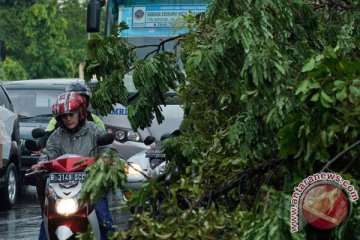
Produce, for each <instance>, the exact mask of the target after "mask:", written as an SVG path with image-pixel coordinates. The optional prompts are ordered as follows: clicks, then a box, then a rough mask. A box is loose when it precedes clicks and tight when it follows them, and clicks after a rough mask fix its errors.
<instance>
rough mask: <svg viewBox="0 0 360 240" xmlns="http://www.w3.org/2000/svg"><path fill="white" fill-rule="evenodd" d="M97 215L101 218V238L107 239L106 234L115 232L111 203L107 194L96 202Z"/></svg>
mask: <svg viewBox="0 0 360 240" xmlns="http://www.w3.org/2000/svg"><path fill="white" fill-rule="evenodd" d="M95 211H96V215H97V217H98V220H99V225H100V231H101V239H102V240H105V239H107V237H106V235H107V233H108V232H114V231H115V229H114V228H113V226H112V224H113V220H112V218H111V214H110V210H109V204H108V200H107V198H106V196H104V197H101V198H100V200H99V201H98V202H97V203H96V204H95Z"/></svg>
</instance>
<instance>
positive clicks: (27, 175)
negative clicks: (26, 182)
mask: <svg viewBox="0 0 360 240" xmlns="http://www.w3.org/2000/svg"><path fill="white" fill-rule="evenodd" d="M47 172H48V171H47V170H45V169H42V170H39V171H33V172H29V173H25V177H29V176H32V175H38V174H43V173H47Z"/></svg>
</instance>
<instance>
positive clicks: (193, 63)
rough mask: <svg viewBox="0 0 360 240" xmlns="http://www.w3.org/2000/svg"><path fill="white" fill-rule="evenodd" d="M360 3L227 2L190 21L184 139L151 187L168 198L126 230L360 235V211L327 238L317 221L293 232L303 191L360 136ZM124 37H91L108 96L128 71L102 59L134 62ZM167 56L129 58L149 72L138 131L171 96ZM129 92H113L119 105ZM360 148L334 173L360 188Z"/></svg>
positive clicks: (145, 233)
mask: <svg viewBox="0 0 360 240" xmlns="http://www.w3.org/2000/svg"><path fill="white" fill-rule="evenodd" d="M359 7H360V6H359V2H358V1H352V2H349V1H325V2H324V1H301V0H299V1H287V0H261V1H260V0H256V1H247V0H242V1H234V0H224V1H212V2H211V4H210V5H209V11H208V12H207V13H206V14H205V15H204V16H200V17H198V18H195V17H188V18H187V21H188V22H187V23H186V25H187V26H189V27H190V29H189V33H188V34H186V35H185V36H179V37H178V41H179V42H180V43H181V44H182V51H181V52H180V53H177V54H180V56H175V55H174V56H172V58H178V57H181V59H182V60H183V62H184V66H185V72H186V79H185V80H182V79H181V81H178V84H179V85H178V96H179V98H180V101H181V102H182V103H183V108H184V112H185V115H184V120H183V123H182V126H181V130H182V135H181V136H180V137H178V138H175V139H169V140H166V142H165V146H166V148H165V151H166V153H167V156H169V159H170V168H169V169H168V171H169V173H171V174H172V175H171V179H170V180H169V182H166V184H165V185H164V183H161V184H163V185H161V184H160V183H159V182H157V181H156V180H155V181H150V182H148V183H147V184H146V188H145V189H144V191H143V192H147V193H148V197H149V199H152V198H155V199H162V201H161V202H160V203H159V202H153V203H152V205H150V207H149V208H147V209H144V210H143V211H142V212H137V213H136V214H134V215H133V218H132V226H131V228H130V229H129V230H128V231H125V232H122V233H118V235H117V236H116V237H118V238H120V239H199V238H201V239H269V238H275V239H305V238H306V239H317V238H319V237H320V235H322V237H325V238H327V239H329V238H331V237H333V238H336V239H343V237H345V236H351V237H355V236H358V235H356V232H357V230H356V229H357V227H356V226H357V225H358V224H359V221H358V220H359V219H358V218H357V217H353V218H350V219H351V220H349V221H347V222H346V223H344V224H343V225H342V226H341V227H340V228H337V229H335V230H333V231H328V232H325V233H321V234H320V233H319V232H318V231H316V230H315V229H313V228H311V227H308V228H306V229H305V230H304V231H302V232H300V233H297V234H291V233H290V227H289V224H290V219H289V215H290V207H289V206H290V198H291V195H292V193H293V191H294V189H293V188H294V186H296V185H297V184H299V182H301V181H302V180H303V179H304V178H305V177H306V176H308V175H310V174H313V173H314V172H317V171H319V170H320V169H321V168H322V167H323V166H324V165H325V162H326V161H329V160H330V159H331V158H333V157H334V156H336V154H337V153H339V152H340V151H342V150H344V149H346V148H347V147H348V146H349V145H351V144H352V143H353V142H355V140H356V139H359V130H360V126H359V123H358V122H359V112H358V105H359V103H358V101H359V96H360V95H359V72H360V71H359V53H360V51H359V49H360V48H359V47H360V45H359V43H360V42H359V39H360V38H359V37H360V31H359V28H358V23H359V17H360V15H359V13H360V11H359ZM113 37H114V36H111V37H102V39H101V41H100V42H98V43H99V44H95V45H94V44H90V47H95V46H96V47H98V48H96V49H92V52H94V53H96V52H101V53H103V54H101V55H94V54H93V55H90V58H89V59H88V63H90V64H89V65H88V67H89V69H90V70H91V69H97V71H96V72H95V71H93V72H91V71H90V73H91V74H93V73H96V74H97V76H98V77H101V84H100V88H99V89H97V91H99V92H101V91H102V90H101V89H102V88H101V85H105V84H106V82H108V81H109V80H110V81H111V79H112V78H111V77H109V76H111V74H113V73H115V72H116V74H117V75H119V76H120V77H123V76H124V74H125V73H126V68H124V67H123V66H121V67H120V66H118V67H116V66H115V65H114V63H112V62H111V61H108V62H107V61H102V60H104V59H105V60H108V59H110V58H112V57H113V55H116V56H118V58H119V59H120V60H121V61H124V60H123V59H124V58H125V57H126V56H128V54H129V52H128V51H123V53H125V55H124V54H123V55H121V51H119V50H117V48H118V47H117V46H119V45H120V46H122V45H124V44H126V42H125V41H124V40H121V39H118V40H117V41H115V40H114V39H113ZM90 43H92V42H90ZM102 43H107V44H106V45H102ZM127 49H131V48H127ZM134 49H136V47H135V48H134ZM105 50H106V51H105ZM163 56H164V53H161V52H159V55H157V54H155V55H152V56H151V57H150V58H148V59H145V60H143V61H135V60H133V59H129V65H126V66H127V69H128V71H130V70H133V69H135V70H134V71H137V72H136V74H135V73H134V78H135V81H139V80H141V79H142V78H143V79H146V78H147V77H149V80H148V81H147V82H145V81H144V80H142V81H141V83H142V85H138V90H139V95H140V94H141V95H142V96H141V97H139V98H137V99H135V101H133V102H132V103H131V105H130V107H132V106H143V107H136V108H134V109H133V111H134V112H132V113H131V115H132V116H136V119H134V118H131V121H132V127H133V128H134V129H136V128H138V127H143V126H146V125H147V124H148V123H149V120H150V119H151V116H150V115H149V114H148V113H149V112H150V111H152V112H155V113H156V111H154V110H156V108H157V106H158V105H157V104H159V103H162V101H161V100H162V97H163V96H162V95H161V94H157V95H154V94H153V95H151V91H149V90H150V89H151V90H153V89H156V88H158V89H164V88H163V87H171V86H172V85H171V84H166V83H164V80H161V81H156V79H154V78H153V77H152V76H153V75H154V74H156V75H159V76H162V75H164V76H165V75H167V76H169V78H170V76H171V71H169V68H167V67H165V66H164V67H155V66H159V65H160V64H161V63H160V62H159V63H158V64H157V65H154V61H158V59H159V58H160V59H161V61H164V60H166V59H164V58H162V57H163ZM109 64H113V65H112V66H109ZM139 64H140V65H139ZM167 64H168V65H172V64H173V63H172V62H168V63H167ZM139 66H141V67H139ZM143 66H146V67H143ZM152 66H153V67H152ZM112 67H114V68H112ZM105 70H106V71H105ZM150 70H151V71H150ZM170 70H171V69H170ZM172 70H173V71H174V72H173V73H175V72H176V71H177V69H176V68H173V69H172ZM135 76H138V77H139V78H136V77H135ZM119 81H121V80H119ZM104 82H105V83H104ZM117 90H121V89H117ZM161 92H163V91H159V92H158V93H161ZM95 94H96V93H95ZM122 94H126V92H125V93H119V92H116V95H114V94H113V93H111V92H109V94H108V95H106V98H107V99H109V100H108V101H109V102H108V103H115V102H116V99H118V97H117V96H118V95H122ZM102 96H103V97H105V92H102ZM156 97H157V99H155V98H156ZM111 99H114V100H111ZM145 99H147V100H148V101H147V102H146V101H145ZM121 103H125V102H121ZM146 103H149V104H148V105H146ZM150 103H152V104H150ZM100 107H102V109H103V110H104V111H105V112H108V111H109V110H110V109H109V108H105V106H100ZM136 112H140V113H138V114H136ZM157 117H158V116H157ZM160 119H161V116H160ZM158 120H159V118H158ZM357 152H358V150H357V151H351V152H348V153H347V154H344V156H343V158H342V161H339V162H337V163H336V164H334V165H332V166H331V170H333V171H337V172H339V173H341V174H342V175H344V176H346V179H348V180H350V181H351V182H352V183H353V182H354V179H359V173H358V172H357V169H358V167H359V162H358V161H357V160H358V154H357ZM356 154H357V155H356ZM159 184H160V186H162V187H159ZM159 189H161V190H159ZM139 197H143V195H142V194H140V195H139ZM136 202H137V203H139V204H141V203H143V201H140V200H139V201H136V200H133V201H132V203H136ZM358 210H359V209H358V205H354V208H353V211H354V212H353V214H354V215H353V216H356V215H358ZM344 229H345V230H344Z"/></svg>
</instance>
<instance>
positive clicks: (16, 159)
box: [0, 82, 21, 209]
mask: <svg viewBox="0 0 360 240" xmlns="http://www.w3.org/2000/svg"><path fill="white" fill-rule="evenodd" d="M0 106H1V107H4V108H6V109H7V110H9V111H11V112H13V113H14V114H15V118H14V119H15V120H13V121H14V122H13V129H12V133H11V141H9V144H11V146H10V151H7V152H9V155H7V154H5V151H4V149H2V151H3V153H2V156H0V161H1V164H0V207H1V208H5V209H9V208H11V207H12V206H13V205H14V204H15V203H16V199H17V196H18V190H19V188H20V181H21V175H20V168H21V157H20V154H21V152H20V148H19V146H20V138H19V122H18V118H17V116H16V112H15V109H14V106H13V103H12V101H11V99H10V97H9V95H8V93H7V91H6V90H5V88H4V85H3V83H2V82H0ZM10 119H11V121H12V118H10ZM2 147H3V148H5V147H7V148H8V147H9V146H2ZM1 159H2V160H1Z"/></svg>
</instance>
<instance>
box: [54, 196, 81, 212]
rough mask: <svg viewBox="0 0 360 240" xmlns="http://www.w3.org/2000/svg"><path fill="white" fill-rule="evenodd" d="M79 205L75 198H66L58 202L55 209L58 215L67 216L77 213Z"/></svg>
mask: <svg viewBox="0 0 360 240" xmlns="http://www.w3.org/2000/svg"><path fill="white" fill-rule="evenodd" d="M78 208H79V205H78V201H77V200H75V199H73V198H65V199H60V200H57V201H56V204H55V209H56V211H57V213H59V214H61V215H65V216H69V215H71V214H74V213H76V211H77V210H78Z"/></svg>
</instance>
